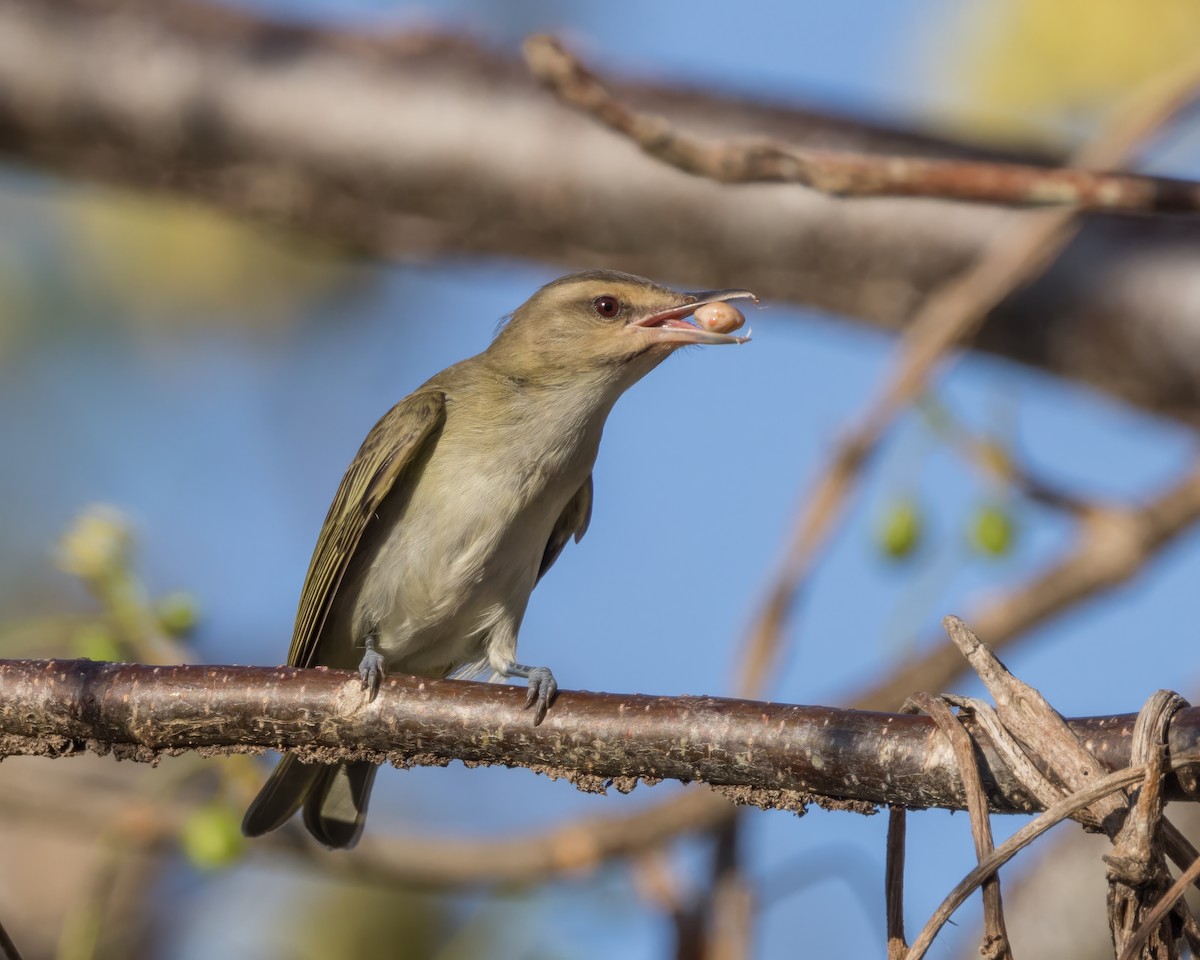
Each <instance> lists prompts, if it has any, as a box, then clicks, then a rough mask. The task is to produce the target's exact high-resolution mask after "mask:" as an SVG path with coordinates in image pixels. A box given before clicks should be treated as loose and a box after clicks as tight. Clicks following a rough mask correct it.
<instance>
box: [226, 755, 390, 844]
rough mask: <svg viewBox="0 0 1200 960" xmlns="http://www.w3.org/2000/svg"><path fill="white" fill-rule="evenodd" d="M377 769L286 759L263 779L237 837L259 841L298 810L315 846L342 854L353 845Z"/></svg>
mask: <svg viewBox="0 0 1200 960" xmlns="http://www.w3.org/2000/svg"><path fill="white" fill-rule="evenodd" d="M376 769H377V767H376V766H375V764H373V763H364V762H361V761H355V762H352V763H300V762H299V761H298V760H297V759H296V758H295V757H294V756H292V755H291V754H288V755H287V756H285V757H284V758H283V759H282V760H281V761H279V766H277V767H276V768H275V771H274V772H273V773H272V774H271V776H270V777H269V778H268V779H267V782H266V783H265V784H264V785H263V788H262V790H260V791H259V792H258V796H257V797H255V798H254V802H253V803H251V804H250V809H248V810H247V811H246V816H245V818H243V820H242V833H244V834H245V835H246V836H248V837H259V836H262V835H263V834H264V833H269V832H270V831H272V830H274V829H276V828H278V827H281V826H283V825H284V824H285V823H286V822H287V821H288V820H289V819H291V817H292V815H293V814H294V813H295V812H296V811H297V810H299V809H300V808H301V807H302V806H303V807H304V826H305V827H306V828H307V829H308V832H309V833H311V834H312V835H313V836H314V837H315V838H316V839H317V840H318V841H319V842H320V843H322V844H324V845H325V846H327V847H330V848H332V849H338V850H344V849H348V848H350V847H352V846H354V845H355V844H356V843H358V838H359V837H361V836H362V831H363V824H364V823H366V819H367V803H368V801H369V800H370V799H371V785H372V784H373V783H374V782H375V771H376Z"/></svg>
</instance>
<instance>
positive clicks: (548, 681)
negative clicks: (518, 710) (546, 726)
mask: <svg viewBox="0 0 1200 960" xmlns="http://www.w3.org/2000/svg"><path fill="white" fill-rule="evenodd" d="M504 674H505V676H509V677H526V678H528V680H529V695H528V696H526V697H525V709H526V710H528V709H529V708H530V707H533V708H534V709H533V725H534V726H535V727H536V726H537V725H538V724H539V723H541V722H542V721H543V720H545V719H546V711H547V710H548V709H550V701H551V700H553V699H554V695H555V694H556V693H558V681H556V680H555V679H554V674H553V673H551V672H550V668H549V667H527V666H525V664H523V663H517V662H516V661H515V660H514V661H510V662H509V664H508V666H506V667H505V668H504Z"/></svg>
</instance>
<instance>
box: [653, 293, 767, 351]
mask: <svg viewBox="0 0 1200 960" xmlns="http://www.w3.org/2000/svg"><path fill="white" fill-rule="evenodd" d="M684 296H685V300H684V302H683V303H681V304H679V306H676V307H671V308H669V309H667V310H659V311H658V312H657V313H652V314H650V315H649V316H646V317H639V318H638V319H636V320H631V321H630V322H629V325H630V326H631V327H642V328H643V329H649V330H653V331H655V340H656V341H657V342H658V343H678V344H685V343H745V342H746V341H748V340H749V339H750V337H749V336H745V337H735V336H733V335H732V334H729V333H717V332H716V331H715V330H704V329H703V328H701V327H698V326H697V325H696V324H695V323H692V322H690V321H689V320H688V319H687V318H688V317H690V316H691V315H692V314H693V313H695V312H696V310H697V309H699V308H700V307H703V306H704V305H705V304H708V303H725V302H726V301H729V300H753V301H754V302H755V303H758V297H756V296H755V295H754V294H753V293H751V292H750V291H749V290H705V291H703V292H701V293H688V294H685V295H684Z"/></svg>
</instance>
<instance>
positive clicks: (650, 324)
mask: <svg viewBox="0 0 1200 960" xmlns="http://www.w3.org/2000/svg"><path fill="white" fill-rule="evenodd" d="M737 299H750V300H755V301H756V300H757V298H756V297H755V296H754V294H752V293H750V291H748V290H709V291H705V292H703V293H680V292H678V291H676V290H670V289H667V288H666V287H661V286H659V285H658V284H656V283H653V282H652V281H650V280H646V279H645V278H643V277H637V276H634V275H633V274H630V273H618V272H617V271H613V270H591V271H588V272H586V273H574V274H570V275H568V276H565V277H560V278H559V279H558V280H555V281H553V282H551V283H548V284H546V286H544V287H542V288H541V289H540V290H539V291H538V292H537V293H535V294H534V295H533V296H532V297H530V298H529V300H527V301H526V302H525V303H524V304H522V305H521V306H520V307H519V308H518V309H517V311H516V312H515V313H514V314H513V315H512V319H511V320H509V322H508V323H507V324H506V325H505V326H504V328H503V329H502V330H501V331H500V333H499V334H498V335H497V337H496V339H495V341H494V342H493V343H492V346H491V347H490V348H489V350H488V354H489V357H490V359H491V360H492V361H493V362H494V363H495V364H497V366H499V367H501V368H503V369H505V370H506V371H508V372H511V375H513V376H519V377H523V378H530V377H533V378H536V379H541V380H551V381H554V380H561V381H563V382H568V381H570V380H573V379H575V378H578V377H589V376H593V377H595V376H598V377H601V378H605V379H610V380H612V381H613V382H614V384H615V385H618V386H619V387H620V388H622V389H623V388H625V387H628V386H630V385H631V384H632V383H633V382H634V381H636V380H638V379H640V378H641V377H642V376H644V375H645V374H646V373H648V372H649V371H650V370H652V369H654V367H656V366H657V365H658V364H659V363H661V362H662V361H663V360H664V359H666V357H667V356H668V355H670V354H671V353H672V352H673V351H674V350H676V349H678V348H679V347H682V346H686V345H688V344H719V343H745V342H746V341H747V340H748V339H749V337H737V336H732V335H731V334H729V333H722V332H717V331H716V330H710V329H704V328H702V327H700V326H698V325H696V324H695V323H690V322H688V318H689V317H691V316H692V314H693V313H694V312H695V311H696V310H697V309H699V308H700V307H702V306H705V305H708V304H717V303H724V302H726V301H728V300H737Z"/></svg>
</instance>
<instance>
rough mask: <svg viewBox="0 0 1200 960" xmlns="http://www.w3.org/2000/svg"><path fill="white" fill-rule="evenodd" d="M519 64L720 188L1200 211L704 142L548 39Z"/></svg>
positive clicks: (963, 169) (1196, 206)
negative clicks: (627, 100)
mask: <svg viewBox="0 0 1200 960" xmlns="http://www.w3.org/2000/svg"><path fill="white" fill-rule="evenodd" d="M525 60H526V62H527V63H528V64H529V67H530V69H531V70H532V71H533V73H534V74H535V75H536V76H537V77H538V78H539V79H540V80H541V81H542V82H543V83H545V84H546V85H547V86H548V87H550V88H551V89H552V90H553V91H554V92H555V94H556V95H557V96H558V97H559V98H560V99H561V100H563V101H564V102H566V103H569V104H571V105H572V106H574V107H578V108H579V109H581V110H584V111H586V112H587V113H590V114H591V115H592V116H594V117H595V118H596V119H597V120H599V121H600V122H601V123H603V124H605V125H606V126H608V127H609V128H610V129H612V130H614V131H616V132H617V133H620V134H622V135H623V136H625V137H628V138H629V139H630V140H632V141H633V142H634V143H636V144H637V145H638V146H639V147H641V149H642V150H644V151H645V152H646V153H648V154H649V155H650V156H652V157H654V158H655V159H657V160H661V161H662V162H663V163H666V164H670V165H671V166H673V167H676V168H678V169H679V170H682V171H684V172H685V173H690V174H693V175H694V176H698V177H706V178H708V179H710V180H716V181H718V182H720V183H794V184H801V185H803V186H806V187H811V188H812V189H814V190H819V191H821V192H822V193H828V194H832V195H834V196H839V197H878V196H892V197H936V198H938V199H942V200H969V201H974V202H977V203H1002V204H1009V205H1014V206H1039V207H1040V206H1064V205H1069V206H1073V207H1076V208H1078V209H1080V210H1105V211H1109V212H1114V211H1122V212H1132V213H1148V212H1163V211H1170V212H1177V213H1195V212H1197V211H1200V185H1198V184H1196V183H1194V182H1192V181H1189V180H1175V179H1170V178H1166V177H1146V176H1137V175H1134V174H1105V173H1099V172H1096V171H1093V170H1080V169H1069V168H1057V169H1055V168H1046V167H1041V166H1026V165H1021V164H1011V163H982V162H978V161H968V160H940V159H930V158H923V157H912V156H894V155H893V156H885V155H880V154H862V153H848V152H836V151H830V150H813V149H803V148H800V147H796V146H792V145H790V144H785V143H781V142H779V141H773V140H766V139H758V140H743V141H728V140H725V141H713V140H707V141H706V140H702V139H700V138H699V137H694V136H691V135H689V134H686V133H683V132H682V131H680V130H677V129H676V128H674V127H673V126H671V124H669V123H668V122H667V121H666V120H665V119H663V118H662V117H656V116H650V115H648V114H643V113H638V112H637V111H634V110H632V109H630V108H629V107H627V106H626V105H625V104H623V103H622V102H621V101H619V100H618V99H617V98H616V97H614V96H613V95H612V93H610V92H609V90H608V89H607V87H605V85H604V84H603V82H602V81H601V80H600V79H599V78H598V77H597V76H596V75H595V74H593V73H592V72H591V71H590V70H588V69H587V68H586V67H585V66H584V65H583V64H582V63H580V61H579V60H578V59H577V58H576V57H574V56H573V55H572V54H571V53H569V52H568V51H567V50H566V48H565V47H563V45H562V44H561V43H560V42H559V41H558V40H556V39H555V38H554V37H550V36H545V35H536V36H532V37H529V38H528V39H527V40H526V41H525Z"/></svg>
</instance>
